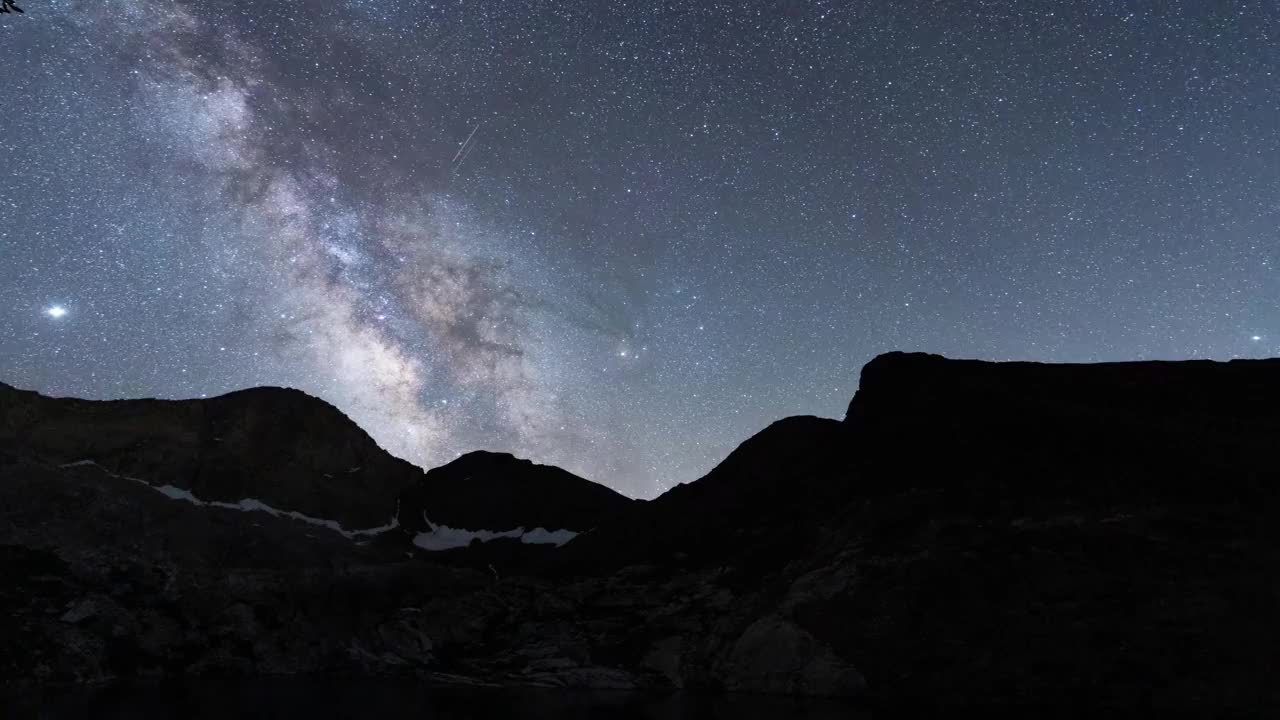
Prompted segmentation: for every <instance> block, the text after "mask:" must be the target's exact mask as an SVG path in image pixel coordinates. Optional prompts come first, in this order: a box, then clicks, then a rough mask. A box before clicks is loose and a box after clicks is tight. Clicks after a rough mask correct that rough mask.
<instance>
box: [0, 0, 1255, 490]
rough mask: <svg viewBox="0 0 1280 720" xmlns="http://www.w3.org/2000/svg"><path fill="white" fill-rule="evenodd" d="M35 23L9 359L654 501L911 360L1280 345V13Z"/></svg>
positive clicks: (279, 5) (104, 389) (8, 162)
mask: <svg viewBox="0 0 1280 720" xmlns="http://www.w3.org/2000/svg"><path fill="white" fill-rule="evenodd" d="M23 8H24V10H26V13H25V14H23V15H5V16H0V52H2V53H3V56H2V57H0V62H2V63H3V69H4V72H3V84H2V85H0V121H2V122H3V127H2V133H0V307H3V311H0V380H3V381H5V382H9V383H11V384H16V385H19V386H23V387H29V388H32V389H37V390H41V391H43V392H47V393H53V394H64V395H65V394H70V395H79V396H85V397H137V396H160V397H194V396H201V395H212V394H216V393H221V392H225V391H228V390H231V389H235V388H239V387H244V386H249V385H260V384H272V385H287V386H293V387H298V388H301V389H303V390H306V391H308V392H310V393H312V394H315V395H318V396H320V397H323V398H325V399H327V400H329V401H330V402H333V403H334V404H336V405H337V406H338V407H340V408H341V409H342V410H343V411H344V412H346V413H347V414H348V415H350V416H351V417H352V418H353V419H354V420H356V421H357V422H358V423H360V424H361V426H363V427H364V428H366V429H367V430H368V431H369V432H370V433H371V434H372V435H373V436H374V437H375V439H377V440H378V441H379V442H380V443H381V444H382V445H383V446H384V447H386V448H387V449H389V450H390V451H392V452H394V453H396V454H397V455H400V456H402V457H405V458H408V459H410V460H412V461H414V462H417V463H419V464H423V465H426V466H432V465H437V464H440V463H443V462H446V461H448V460H450V459H452V458H453V457H455V456H456V455H458V454H460V453H462V452H465V451H467V450H471V449H478V448H485V449H492V450H502V451H508V452H513V453H516V454H518V455H522V456H525V457H530V458H532V459H535V460H537V461H540V462H547V463H555V464H558V465H561V466H563V467H566V468H568V469H570V470H572V471H574V472H577V473H580V474H582V475H585V476H586V477H589V478H592V479H595V480H597V481H600V482H603V483H606V484H608V485H611V486H613V487H615V488H617V489H618V490H620V491H622V492H625V493H627V494H630V495H638V496H653V495H655V494H657V493H658V492H660V491H662V490H663V489H665V488H667V487H670V486H671V485H673V484H675V483H678V482H685V481H689V480H692V479H694V478H696V477H697V476H698V475H699V474H701V473H703V472H705V471H706V470H707V469H709V468H710V467H711V466H712V465H713V464H714V463H715V462H716V461H718V460H719V459H720V458H722V457H723V456H724V455H725V454H726V453H727V452H728V451H730V450H731V449H732V448H733V447H734V446H735V445H736V444H737V443H738V442H740V441H741V440H743V439H745V438H746V437H748V436H749V435H750V434H751V433H753V432H755V431H756V430H759V429H760V428H761V427H763V426H764V425H766V424H767V423H768V422H770V421H772V420H774V419H777V418H779V417H782V416H785V415H789V414H798V413H808V414H819V415H826V416H837V417H838V416H840V415H841V414H842V413H843V409H844V405H845V404H846V403H847V402H848V399H849V397H850V396H851V395H852V393H853V392H854V390H855V389H856V383H857V371H858V368H859V367H860V366H861V364H862V363H864V362H865V361H866V360H868V359H870V358H871V357H872V356H874V355H875V354H876V353H878V352H882V351H885V350H890V349H909V350H928V351H933V352H941V353H945V354H950V355H955V356H969V357H982V358H990V359H1012V358H1017V359H1034V360H1047V361H1097V360H1113V359H1128V358H1156V357H1159V358H1185V357H1213V358H1228V357H1243V356H1258V355H1272V354H1280V277H1278V276H1277V268H1278V267H1280V50H1278V49H1277V48H1280V9H1277V6H1275V5H1274V4H1273V3H1257V2H1253V3H1246V2H1239V3H1231V2H1222V3H1181V4H1180V3H1163V4H1159V5H1155V4H1137V3H1110V2H1092V3H1078V4H1077V3H1072V4H1063V3H1048V2H1018V3H927V2H900V3H899V2H895V3H861V2H853V3H838V4H833V3H824V2H813V3H788V4H774V3H762V2H753V3H728V4H711V3H679V4H660V3H633V4H626V3H597V2H563V3H551V2H515V1H510V0H502V1H499V2H439V3H435V4H431V3H425V2H404V1H403V0H391V1H389V2H380V3H371V2H355V3H288V2H265V3H261V2H260V3H254V4H234V5H227V4H225V3H219V4H215V3H185V2H178V3H168V2H157V1H155V0H137V1H133V0H130V1H124V0H112V1H110V2H107V1H104V0H97V1H95V2H66V1H64V0H59V1H56V2H41V1H40V0H28V2H27V3H25V4H23Z"/></svg>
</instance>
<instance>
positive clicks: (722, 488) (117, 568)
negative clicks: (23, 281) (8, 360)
mask: <svg viewBox="0 0 1280 720" xmlns="http://www.w3.org/2000/svg"><path fill="white" fill-rule="evenodd" d="M1277 447H1280V361H1277V360H1250V361H1244V360H1238V361H1232V362H1225V363H1222V362H1208V361H1187V362H1132V363H1103V364H1091V365H1071V364H1059V365H1053V364H1038V363H990V362H981V361H970V360H950V359H946V358H942V357H939V356H936V355H926V354H919V353H888V354H886V355H882V356H879V357H877V358H875V359H874V360H872V361H871V362H870V363H868V364H867V365H866V366H865V367H864V368H863V371H862V377H861V381H860V384H859V388H858V391H857V393H856V394H855V395H854V397H853V399H852V401H851V403H850V405H849V409H848V412H847V414H846V416H845V417H844V418H843V419H839V420H837V419H824V418H816V417H793V418H786V419H783V420H779V421H778V422H775V423H773V424H772V425H770V426H769V427H767V428H765V429H763V430H762V431H760V432H759V433H757V434H756V435H755V436H753V437H751V438H750V439H748V440H746V441H745V442H744V443H743V444H742V445H741V446H739V447H738V448H737V449H736V450H734V451H733V452H732V453H730V455H729V456H728V457H726V458H725V460H724V461H723V462H721V463H720V464H719V465H718V466H717V467H716V468H715V469H713V470H712V471H711V472H710V473H708V474H707V475H706V476H705V477H703V478H701V479H699V480H697V481H694V482H691V483H687V484H684V485H680V486H678V487H676V488H673V489H672V490H670V491H669V492H667V493H665V494H664V495H662V496H660V497H658V498H656V499H654V500H652V501H635V500H630V499H627V498H625V497H622V496H620V495H618V494H617V493H614V492H613V491H612V490H609V489H608V488H607V487H605V486H603V485H598V484H596V483H593V482H590V481H588V480H585V479H583V478H580V477H577V476H575V475H573V474H571V473H569V472H567V471H564V470H561V469H559V468H555V467H552V466H544V465H537V464H534V463H532V462H529V461H527V460H521V459H518V458H515V457H512V456H511V455H506V454H501V453H489V452H475V453H469V454H467V455H464V456H462V457H460V458H458V459H456V460H454V461H453V462H451V463H449V464H447V465H444V466H442V467H439V468H435V469H432V470H430V471H427V472H423V471H422V470H421V469H419V468H417V467H414V466H412V465H410V464H409V463H406V462H403V461H401V460H398V459H396V458H394V457H392V456H390V455H389V454H387V453H386V452H384V451H383V450H381V449H380V448H379V447H378V446H377V445H376V444H375V443H374V442H373V440H372V439H371V438H369V436H368V435H367V434H365V433H364V432H363V431H362V430H361V429H360V428H359V427H357V426H356V425H355V424H354V423H352V422H351V421H350V420H349V419H347V418H346V417H345V416H344V415H343V414H342V413H341V412H340V411H338V410H337V409H336V408H334V407H333V406H331V405H329V404H327V403H325V402H324V401H322V400H319V399H317V398H314V397H311V396H308V395H306V394H304V393H301V392H298V391H294V390H284V389H279V388H256V389H251V390H245V391H241V392H236V393H231V394H228V395H224V396H221V397H217V398H210V399H205V400H182V401H160V400H121V401H86V400H76V399H59V398H48V397H44V396H41V395H38V394H36V393H32V392H27V391H22V390H18V389H15V388H12V387H9V386H5V385H0V507H3V508H4V509H5V510H4V512H3V513H0V558H2V559H3V567H5V568H7V569H8V572H7V573H6V575H7V577H6V583H5V587H4V588H3V589H0V611H2V612H0V637H3V640H0V687H3V689H4V690H5V691H6V692H10V693H20V692H29V691H31V690H33V689H39V688H48V687H60V686H67V685H79V684H83V683H99V682H110V681H119V680H128V679H133V678H140V677H174V676H180V675H181V676H190V675H199V674H203V673H217V674H224V675H225V674H233V675H255V676H258V675H270V674H277V673H289V674H328V673H335V672H336V673H349V674H358V675H378V676H382V675H391V676H410V677H414V678H418V679H420V680H421V681H423V682H427V683H432V684H442V685H443V684H491V685H503V686H532V687H561V688H613V689H637V690H655V691H656V690H662V691H666V690H671V689H689V690H702V691H749V692H771V693H783V694H801V695H839V696H849V697H852V698H856V699H857V701H858V702H861V703H865V704H867V705H869V706H872V707H877V708H885V709H890V710H895V709H896V710H906V709H918V708H920V707H922V706H925V705H928V706H935V707H949V708H990V707H997V706H999V707H1023V708H1025V707H1042V708H1048V707H1050V706H1052V707H1070V708H1078V709H1122V710H1130V711H1132V710H1134V709H1144V710H1153V709H1154V710H1159V709H1168V710H1177V711H1181V712H1223V711H1242V712H1243V711H1248V712H1266V711H1268V710H1270V711H1273V712H1274V711H1275V710H1277V709H1280V691H1278V690H1277V689H1276V685H1275V683H1274V682H1273V678H1274V674H1275V671H1276V669H1277V667H1280V648H1277V647H1276V644H1275V643H1274V642H1273V641H1272V638H1274V637H1277V636H1280V603H1277V602H1276V601H1277V599H1280V596H1278V595H1277V585H1276V581H1275V580H1274V574H1275V568H1276V567H1277V566H1280V522H1278V521H1280V506H1278V504H1277V499H1278V493H1277V489H1276V488H1277V486H1278V481H1280V462H1277V456H1276V450H1277ZM33 658H36V659H38V662H36V661H33Z"/></svg>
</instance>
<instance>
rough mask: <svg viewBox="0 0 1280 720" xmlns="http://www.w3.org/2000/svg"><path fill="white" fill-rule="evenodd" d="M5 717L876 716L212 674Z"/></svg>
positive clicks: (624, 696) (608, 694)
mask: <svg viewBox="0 0 1280 720" xmlns="http://www.w3.org/2000/svg"><path fill="white" fill-rule="evenodd" d="M4 716H5V718H11V717H12V718H19V717H23V718H27V717H31V718H50V719H51V720H52V719H54V718H57V719H59V720H61V719H62V718H95V719H97V718H108V719H112V720H114V719H117V718H121V719H122V718H138V719H145V718H209V719H210V720H213V719H215V718H216V720H229V719H231V718H305V719H306V720H320V719H323V718H351V719H352V720H355V719H357V718H358V719H359V720H392V719H393V718H415V719H416V720H463V719H464V718H511V719H512V720H532V719H534V718H556V719H557V720H580V719H584V718H611V719H613V718H616V719H617V720H692V718H715V719H721V718H723V719H724V720H729V719H730V718H732V719H733V720H764V719H765V718H803V719H805V720H835V719H836V718H840V719H841V720H844V719H851V720H870V718H871V716H870V715H869V714H867V713H866V712H864V711H862V710H860V709H858V708H856V707H855V706H853V705H851V704H849V703H848V702H845V701H839V700H804V699H792V698H781V697H773V696H757V695H733V696H727V697H726V696H708V695H694V694H690V693H673V694H666V695H654V694H645V693H630V692H612V691H570V690H514V689H476V688H439V687H428V686H424V685H421V684H416V683H411V682H407V681H387V680H348V679H328V680H316V679H265V680H264V679H254V680H226V681H220V680H207V679H203V678H202V679H200V680H198V681H184V682H173V683H163V684H156V685H135V686H127V687H111V688H102V689H97V690H93V691H76V692H67V691H64V692H57V693H53V692H50V693H45V694H42V695H40V696H33V697H28V698H23V699H21V700H19V701H16V702H13V703H11V704H10V707H9V708H8V709H7V710H6V712H5V713H4Z"/></svg>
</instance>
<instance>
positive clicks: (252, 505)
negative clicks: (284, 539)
mask: <svg viewBox="0 0 1280 720" xmlns="http://www.w3.org/2000/svg"><path fill="white" fill-rule="evenodd" d="M86 465H92V466H94V467H96V468H98V469H99V470H101V471H102V472H104V473H106V474H108V475H110V476H112V477H116V478H120V479H122V480H132V481H133V482H136V483H140V484H142V485H146V486H147V487H149V488H151V489H152V490H155V491H156V492H158V493H160V494H161V495H164V496H165V497H167V498H170V499H172V500H182V501H184V502H189V503H191V504H192V505H196V506H199V507H215V508H221V509H224V510H238V511H240V512H261V513H266V514H268V515H270V516H272V517H280V518H289V519H291V520H297V521H299V522H304V523H307V524H308V525H316V526H318V527H323V528H328V529H329V530H332V531H334V532H336V533H338V534H339V535H342V536H343V537H346V538H351V539H355V538H359V537H368V536H371V535H380V534H382V533H384V532H388V531H390V530H395V529H396V528H398V527H400V506H399V503H398V502H397V504H396V512H395V514H394V515H392V516H391V522H389V523H387V524H386V525H382V526H379V527H374V528H366V529H363V530H347V529H346V528H344V527H342V525H341V524H340V523H339V522H338V521H337V520H326V519H324V518H317V517H312V516H310V515H306V514H303V513H300V512H298V511H297V510H281V509H280V508H277V507H272V506H271V505H268V504H267V503H264V502H262V501H261V500H259V499H257V498H244V499H242V500H240V501H239V502H233V503H231V502H224V501H222V500H201V499H200V498H198V497H196V496H195V495H194V494H193V493H192V492H191V491H190V490H186V489H183V488H180V487H176V486H174V485H152V484H151V483H149V482H147V481H146V480H143V479H141V478H136V477H129V476H128V475H117V474H116V473H113V472H111V471H110V470H107V469H106V468H104V467H102V466H101V465H99V464H98V463H96V462H94V461H93V460H77V461H76V462H70V463H65V464H63V465H59V466H58V467H62V468H71V467H83V466H86Z"/></svg>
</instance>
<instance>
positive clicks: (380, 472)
mask: <svg viewBox="0 0 1280 720" xmlns="http://www.w3.org/2000/svg"><path fill="white" fill-rule="evenodd" d="M0 449H3V451H5V452H8V453H11V454H22V455H23V456H25V457H27V458H29V459H31V460H33V461H40V462H44V463H47V464H50V465H61V464H67V463H77V462H90V461H92V462H93V463H96V464H98V465H99V466H101V467H102V468H104V469H106V470H108V471H109V472H112V473H115V474H117V475H123V476H128V477H132V478H137V479H139V480H143V481H146V482H148V483H150V484H152V485H172V486H175V487H178V488H182V489H185V490H189V491H190V492H191V493H192V494H194V495H195V496H196V497H198V498H199V499H201V500H206V501H213V500H216V501H223V502H230V503H235V502H239V501H240V500H242V499H245V498H255V499H258V500H261V501H262V502H265V503H267V504H268V505H272V506H274V507H277V508H282V509H288V510H294V511H298V512H301V513H304V514H306V515H311V516H315V517H319V518H325V519H331V520H334V521H337V522H338V523H340V524H342V525H343V526H344V527H346V528H350V529H355V528H365V527H373V526H379V525H384V524H386V523H387V521H388V520H389V519H390V518H391V517H392V515H393V514H394V513H395V507H396V499H397V497H398V496H399V494H400V492H401V491H402V490H403V489H404V488H406V487H408V486H409V485H410V484H412V483H413V482H414V481H416V480H417V479H418V478H419V477H421V475H422V471H421V470H420V469H418V468H417V467H414V466H413V465H410V464H409V463H407V462H404V461H403V460H399V459H396V458H394V457H392V456H391V455H388V454H387V453H386V452H385V451H383V450H382V449H381V448H379V447H378V446H377V444H376V443H374V441H373V439H372V438H370V437H369V436H368V435H367V434H366V433H365V432H364V431H363V430H361V429H360V428H359V427H358V426H357V425H356V424H355V423H353V422H351V420H349V419H348V418H347V417H346V416H345V415H343V414H342V413H341V412H340V411H339V410H338V409H337V408H335V407H333V406H332V405H330V404H328V403H326V402H324V401H323V400H319V399H317V398H314V397H311V396H309V395H307V394H305V393H302V392H300V391H297V390H286V389H282V388H254V389H251V390H242V391H239V392H233V393H229V394H227V395H222V396H220V397H215V398H209V399H207V400H114V401H87V400H76V399H69V398H48V397H44V396H41V395H38V394H37V393H33V392H26V391H22V390H17V389H15V388H12V387H10V386H8V385H0Z"/></svg>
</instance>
